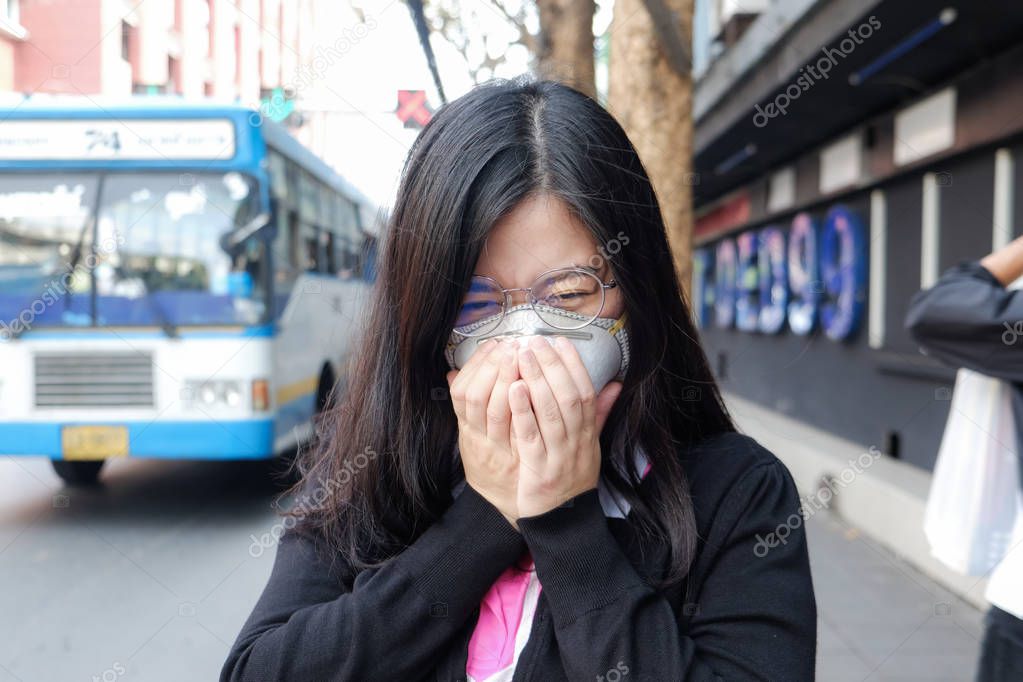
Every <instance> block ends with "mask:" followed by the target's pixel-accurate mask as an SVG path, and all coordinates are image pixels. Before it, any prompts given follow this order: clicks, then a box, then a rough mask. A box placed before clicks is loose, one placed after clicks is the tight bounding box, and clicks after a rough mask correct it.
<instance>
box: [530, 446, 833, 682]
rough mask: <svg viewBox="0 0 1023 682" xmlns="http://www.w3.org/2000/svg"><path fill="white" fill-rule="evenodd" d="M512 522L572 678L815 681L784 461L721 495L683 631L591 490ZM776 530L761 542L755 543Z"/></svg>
mask: <svg viewBox="0 0 1023 682" xmlns="http://www.w3.org/2000/svg"><path fill="white" fill-rule="evenodd" d="M519 528H521V529H522V533H523V536H524V537H525V539H526V544H527V545H528V546H529V548H530V550H531V551H532V554H533V560H534V561H535V562H536V570H537V577H538V578H539V580H540V584H541V586H542V588H543V594H545V595H546V598H547V600H548V602H549V604H550V606H551V611H552V614H553V621H554V628H555V634H556V636H557V641H558V648H559V651H560V654H561V660H562V664H563V665H564V666H565V670H566V671H567V672H568V677H569V678H570V679H573V680H584V679H590V680H593V679H597V680H600V679H609V678H608V676H609V674H613V673H611V672H610V671H612V670H615V669H617V670H618V674H619V675H621V676H622V677H623V679H624V678H626V677H627V679H632V680H679V681H680V682H682V681H688V682H720V681H722V680H729V681H733V680H764V681H765V682H775V681H776V680H785V681H786V682H804V681H805V682H811V681H812V680H813V676H814V657H815V654H816V628H817V621H816V619H817V609H816V602H815V600H814V596H813V584H812V581H811V578H810V563H809V558H808V556H807V547H806V537H805V533H804V528H803V523H802V516H801V515H800V513H799V498H798V496H797V493H796V487H795V484H794V483H793V482H792V478H791V476H790V475H789V473H788V470H787V469H785V468H784V466H783V465H782V464H781V463H780V462H775V463H767V464H760V465H758V466H756V467H755V468H753V469H751V470H750V471H749V472H748V473H747V474H745V475H744V476H743V478H742V479H741V480H740V481H739V483H737V484H736V485H735V487H734V488H733V489H732V491H731V492H730V493H729V497H728V499H727V501H726V502H725V503H724V505H723V506H722V509H721V514H720V518H719V520H716V521H715V524H714V526H713V527H712V531H711V534H710V537H709V538H708V539H707V549H705V550H704V551H712V552H714V554H715V556H714V557H713V559H712V561H713V564H712V568H711V570H710V573H709V574H708V576H707V578H706V579H705V581H704V582H703V584H702V586H701V587H700V590H699V593H698V594H697V595H696V597H695V599H696V601H695V602H694V603H691V604H690V605H689V606H688V607H687V608H689V609H691V610H692V611H693V614H692V617H691V620H690V621H689V624H688V626H686V627H685V628H684V629H682V628H681V627H680V624H679V617H678V614H676V613H674V612H673V610H672V608H671V606H670V604H669V603H668V601H667V600H666V599H665V598H664V597H663V596H662V595H661V594H660V593H659V592H657V591H656V590H655V589H653V588H651V587H649V586H647V585H646V584H645V583H644V582H643V581H642V580H641V579H640V576H639V575H638V574H637V573H636V571H635V569H634V568H633V566H632V564H631V563H630V562H629V560H628V558H627V557H626V556H625V555H624V554H623V552H622V550H621V549H620V548H619V546H618V544H617V543H616V541H615V539H614V536H613V535H612V534H611V531H610V529H609V528H608V526H607V521H606V519H605V517H604V515H603V512H602V510H601V508H600V504H599V500H598V498H597V493H596V491H595V490H591V491H588V492H586V493H583V494H582V495H580V496H578V497H576V498H575V499H574V500H573V503H572V504H571V505H567V506H564V507H559V508H557V509H553V510H551V511H549V512H547V513H546V514H542V515H540V516H534V517H529V518H524V519H520V520H519ZM779 529H784V530H782V531H781V532H780V533H779ZM772 534H774V535H772ZM781 535H784V541H783V542H777V543H775V546H773V547H770V548H769V551H766V552H763V551H761V550H759V549H758V548H759V547H760V544H761V541H762V539H763V538H768V537H779V536H781ZM626 670H628V675H627V676H626Z"/></svg>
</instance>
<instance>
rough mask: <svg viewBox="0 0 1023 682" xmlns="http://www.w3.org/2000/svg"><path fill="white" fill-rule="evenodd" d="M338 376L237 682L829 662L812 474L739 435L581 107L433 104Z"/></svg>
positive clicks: (567, 101) (639, 173)
mask: <svg viewBox="0 0 1023 682" xmlns="http://www.w3.org/2000/svg"><path fill="white" fill-rule="evenodd" d="M548 342H550V343H548ZM348 376H349V380H348V382H347V387H346V390H345V392H344V394H343V395H340V396H338V398H337V401H336V403H335V407H333V408H332V409H331V410H330V411H329V413H328V415H327V416H326V418H325V419H324V420H323V421H322V422H321V424H320V428H319V439H318V444H317V446H316V447H315V448H313V449H310V450H308V451H306V452H304V453H303V454H302V455H301V456H300V458H299V460H298V463H299V467H300V470H301V472H302V480H301V482H300V483H299V484H298V485H297V486H296V488H295V489H294V491H293V493H294V495H293V498H292V499H293V504H292V506H291V507H290V509H289V511H288V514H287V516H286V517H285V519H284V524H283V525H284V527H285V528H286V530H285V531H284V533H283V535H282V536H281V538H280V542H279V545H278V548H277V556H276V561H275V564H274V567H273V572H272V574H271V576H270V580H269V582H268V583H267V585H266V588H265V589H264V591H263V594H262V596H261V597H260V598H259V600H258V602H257V603H256V606H255V608H254V609H253V611H252V613H251V615H250V616H249V618H248V620H247V621H246V622H245V624H244V626H243V627H242V629H241V632H240V633H239V635H238V638H237V640H236V641H235V643H234V645H233V646H232V647H231V650H230V652H229V654H228V658H227V660H226V662H225V663H224V666H223V670H222V673H221V680H223V681H225V682H226V681H241V680H259V681H260V682H264V681H266V680H318V681H319V680H402V681H404V680H445V681H448V680H460V681H463V682H482V681H483V680H490V681H491V682H496V681H500V680H515V681H521V680H538V681H539V680H542V681H543V682H556V681H558V680H598V681H600V680H607V681H609V682H612V681H615V680H623V679H624V680H637V681H638V680H664V681H670V682H678V681H683V680H689V681H692V682H720V681H721V680H728V681H735V680H763V681H770V682H805V681H809V680H812V679H813V677H814V663H815V653H816V602H815V599H814V592H813V584H812V580H811V576H810V566H809V560H808V555H807V544H806V534H805V529H804V527H803V521H804V517H803V514H802V511H801V508H800V503H799V498H798V494H797V491H796V487H795V485H794V483H793V480H792V477H791V476H790V474H789V472H788V470H787V469H786V468H785V466H784V465H783V464H782V463H781V462H780V461H779V460H778V459H777V458H776V457H775V456H774V455H773V454H772V453H771V452H769V451H768V450H766V449H765V448H764V447H763V446H761V445H760V444H759V443H757V442H756V441H755V440H754V439H753V438H751V437H749V436H746V435H744V434H740V433H738V432H737V431H736V429H735V427H734V425H733V423H732V420H731V418H730V417H729V415H728V413H727V411H726V409H725V406H724V404H723V401H722V399H721V396H720V393H719V391H718V388H717V386H716V384H715V381H714V378H713V376H712V374H711V371H710V369H709V366H708V362H707V358H706V355H705V354H704V352H703V350H702V348H701V347H700V345H699V342H698V331H697V329H696V328H695V327H694V325H693V322H692V320H691V317H690V314H689V310H688V309H687V306H686V303H685V300H684V297H683V294H682V291H681V288H680V286H679V282H678V279H677V276H676V272H675V269H674V265H673V261H672V255H671V251H670V249H669V246H668V241H667V235H666V232H665V227H664V222H663V219H662V217H661V213H660V208H659V205H658V203H657V199H656V197H655V195H654V191H653V188H652V186H651V183H650V180H649V178H648V177H647V175H646V172H645V170H644V168H643V166H642V164H641V163H640V160H639V158H638V156H637V154H636V151H635V149H634V148H633V146H632V144H631V143H630V142H629V140H628V137H627V136H626V134H625V132H624V131H623V130H622V128H621V126H619V125H618V123H617V122H616V121H615V120H614V118H613V117H612V116H611V115H610V114H609V113H608V112H607V111H606V110H604V109H603V108H602V107H600V105H599V104H597V103H596V102H595V101H594V100H593V99H592V98H590V97H588V96H586V95H584V94H582V93H580V92H578V91H576V90H574V89H572V88H570V87H568V86H565V85H562V84H558V83H555V82H550V81H529V80H519V81H493V82H491V83H488V84H485V85H483V86H478V87H477V88H474V89H473V90H472V91H470V92H469V93H468V94H466V95H464V96H463V97H461V98H459V99H457V100H455V101H453V102H451V103H449V104H446V105H445V106H443V107H441V108H440V109H439V110H438V111H437V112H436V114H435V116H434V117H433V119H432V120H431V121H430V122H429V123H428V124H427V126H426V127H425V128H424V129H423V131H422V133H421V134H420V135H419V137H418V138H417V139H416V141H415V143H414V145H413V147H412V149H411V150H410V152H409V156H408V159H407V160H406V164H405V168H404V170H403V173H402V178H401V184H400V187H399V190H398V195H397V198H396V201H395V205H394V209H393V212H392V216H391V222H390V225H389V227H388V231H387V233H386V235H385V240H384V243H383V244H382V248H381V255H380V260H379V279H378V282H377V288H376V289H375V290H374V300H373V303H372V305H371V306H370V313H369V317H368V320H367V321H366V327H365V329H364V333H363V335H362V346H361V348H360V349H359V351H358V352H357V353H355V359H354V361H353V364H352V366H351V367H350V368H349V372H348Z"/></svg>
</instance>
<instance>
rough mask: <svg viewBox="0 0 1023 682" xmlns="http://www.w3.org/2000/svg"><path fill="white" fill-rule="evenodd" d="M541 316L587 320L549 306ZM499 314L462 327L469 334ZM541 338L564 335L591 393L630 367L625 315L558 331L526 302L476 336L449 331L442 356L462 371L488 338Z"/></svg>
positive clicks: (568, 321)
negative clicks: (589, 382)
mask: <svg viewBox="0 0 1023 682" xmlns="http://www.w3.org/2000/svg"><path fill="white" fill-rule="evenodd" d="M543 311H544V316H546V317H557V318H559V319H564V321H565V326H569V325H572V324H579V323H580V322H583V321H585V320H587V319H589V318H588V317H583V316H580V315H578V314H577V313H573V312H570V311H566V310H560V309H558V308H552V307H550V306H543ZM499 315H500V313H498V314H496V315H492V316H490V317H487V318H484V319H482V320H477V321H476V322H474V323H472V324H470V325H466V326H465V327H461V328H460V329H461V330H462V331H465V332H467V333H470V334H471V333H472V332H473V330H475V329H481V328H486V327H488V326H489V325H492V324H493V323H494V319H495V318H496V317H498V316H499ZM532 336H540V337H542V338H544V339H546V340H547V341H548V342H549V343H551V344H553V343H554V337H555V336H564V337H565V338H566V339H568V340H569V341H571V342H572V345H573V346H575V348H576V350H577V351H578V352H579V357H580V358H581V359H582V361H583V365H584V366H585V367H586V371H587V372H588V373H589V375H590V381H592V382H593V390H594V391H595V392H598V393H599V392H600V389H602V388H604V386H606V385H607V383H608V382H609V381H611V380H619V381H620V380H622V379H623V378H624V377H625V371H626V370H627V369H628V366H629V338H628V334H627V333H626V331H625V313H622V315H621V316H620V317H618V318H611V317H598V318H595V319H594V320H593V321H592V322H591V323H590V324H588V325H586V326H585V327H581V328H579V329H558V328H557V327H553V326H551V325H549V324H547V323H546V322H544V321H543V320H542V319H540V317H539V316H538V315H537V314H536V311H534V310H533V307H532V306H531V305H530V304H528V303H522V304H520V305H517V306H513V307H511V308H508V310H507V312H505V315H504V319H502V320H501V322H500V324H498V325H497V326H496V327H494V329H492V330H491V331H489V332H487V333H486V334H481V335H479V336H464V335H462V334H459V333H458V332H455V331H452V332H451V337H450V338H449V339H448V344H447V348H446V350H445V357H446V358H447V361H448V365H449V366H450V367H451V368H452V369H461V368H462V367H464V366H465V363H466V362H468V361H469V358H470V357H472V354H473V353H475V352H476V349H477V348H479V345H480V344H481V343H482V342H483V341H486V340H487V339H515V340H516V341H518V343H519V345H520V346H525V345H526V344H527V343H528V342H529V339H530V337H532Z"/></svg>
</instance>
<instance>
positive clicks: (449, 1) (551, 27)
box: [426, 0, 596, 95]
mask: <svg viewBox="0 0 1023 682" xmlns="http://www.w3.org/2000/svg"><path fill="white" fill-rule="evenodd" d="M426 7H427V11H428V13H429V15H430V18H431V23H432V25H433V28H434V30H436V31H437V32H438V33H439V34H440V35H442V36H443V37H444V38H445V39H446V40H447V41H448V42H449V43H450V44H451V45H453V46H454V47H455V49H457V50H458V51H459V52H460V53H461V54H462V57H463V58H464V59H465V62H466V65H467V68H468V69H469V74H470V76H471V77H472V79H473V81H474V82H476V83H479V82H481V81H483V80H487V79H488V78H491V77H492V76H493V75H494V74H495V72H496V71H497V70H498V68H500V66H501V65H502V64H504V62H505V52H506V51H507V49H509V47H510V46H511V45H521V46H522V47H524V48H525V49H526V50H527V51H528V53H529V55H531V57H532V60H531V61H532V64H531V69H532V71H533V72H534V73H536V74H537V75H538V76H541V77H544V78H553V79H556V80H560V81H562V82H564V83H568V84H570V85H572V86H573V87H575V88H577V89H579V90H582V91H583V92H585V93H587V94H589V95H595V94H596V84H595V80H594V67H593V14H594V12H595V11H596V4H595V0H535V2H534V1H533V0H430V2H428V3H427V5H426ZM487 13H490V14H494V15H496V16H500V17H503V18H504V20H505V22H506V23H507V25H508V26H509V27H511V28H512V35H513V38H512V40H511V41H506V44H504V45H501V44H500V41H501V38H499V37H495V36H492V35H488V34H487V33H486V32H482V31H481V30H480V22H479V21H478V18H479V17H480V15H485V14H487Z"/></svg>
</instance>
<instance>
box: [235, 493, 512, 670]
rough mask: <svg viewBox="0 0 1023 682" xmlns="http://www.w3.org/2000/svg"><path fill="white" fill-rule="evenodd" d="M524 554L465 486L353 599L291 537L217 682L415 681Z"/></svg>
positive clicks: (306, 546) (356, 587) (310, 550)
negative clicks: (293, 681) (409, 544)
mask: <svg viewBox="0 0 1023 682" xmlns="http://www.w3.org/2000/svg"><path fill="white" fill-rule="evenodd" d="M524 549H525V545H524V544H523V541H522V537H521V536H520V535H519V534H518V532H516V530H515V529H514V528H513V527H512V526H511V524H509V523H508V521H507V520H506V519H505V518H504V517H503V516H502V515H501V513H500V512H498V511H497V509H496V508H495V507H494V506H493V505H491V504H490V503H489V502H487V501H486V500H485V499H484V498H483V497H482V496H481V495H480V494H479V493H478V492H477V491H476V490H474V489H473V488H472V487H471V486H468V485H467V486H465V488H464V489H463V491H462V493H461V494H460V495H459V496H458V497H457V498H455V500H454V501H453V502H452V504H451V506H450V507H449V508H448V510H447V512H446V513H445V514H444V516H443V517H442V518H441V519H440V520H439V521H437V522H436V523H435V524H434V525H433V526H431V527H430V528H429V529H427V530H426V531H425V532H424V533H423V534H422V535H421V536H420V537H419V539H417V540H416V542H414V543H413V544H412V545H411V546H409V547H408V548H407V549H406V550H404V551H403V552H402V553H401V554H399V555H398V556H397V557H395V558H394V559H392V560H390V561H388V562H387V563H385V564H384V565H383V566H381V567H380V568H378V569H371V570H365V571H362V572H361V573H359V575H358V576H357V577H356V579H355V581H354V584H353V586H352V589H351V591H348V590H346V589H345V587H344V584H343V582H342V579H341V577H340V576H339V574H338V573H337V572H336V571H335V569H336V568H337V567H336V566H332V565H331V562H329V561H325V560H324V559H323V558H322V556H320V553H318V552H317V547H316V546H315V545H314V544H313V542H312V541H311V540H309V539H307V538H306V537H304V536H302V535H300V534H298V533H295V532H293V531H291V530H288V531H287V532H285V533H284V534H283V536H282V537H281V540H280V543H279V545H278V548H277V557H276V560H275V563H274V568H273V572H272V574H271V576H270V580H269V582H268V584H267V586H266V588H265V590H264V591H263V594H262V596H261V597H260V599H259V601H258V603H257V604H256V607H255V609H254V610H253V612H252V614H251V615H250V616H249V618H248V620H247V622H246V623H245V625H244V626H243V628H242V630H241V633H240V634H239V635H238V639H237V640H236V641H235V643H234V645H233V646H232V648H231V651H230V654H229V656H228V658H227V661H226V662H225V663H224V666H223V669H222V671H221V675H220V679H221V681H222V682H241V681H243V680H252V681H258V682H267V681H268V680H360V681H361V680H415V679H420V678H421V677H422V676H423V675H425V674H426V673H427V672H428V671H429V670H431V669H432V668H434V667H435V666H436V664H437V663H438V661H439V659H440V657H442V656H443V654H444V649H445V646H446V645H447V644H448V642H449V641H450V639H451V637H452V636H453V635H454V634H455V633H456V632H457V631H458V630H459V629H460V628H461V627H462V626H463V625H464V623H465V621H466V620H467V618H468V617H469V616H470V614H472V613H473V611H474V609H475V608H476V607H477V606H478V605H479V602H480V600H481V599H482V598H483V596H484V594H486V591H487V590H488V589H489V588H490V585H491V584H492V583H493V582H494V581H495V580H496V579H497V577H498V576H499V575H500V574H501V572H502V571H503V570H504V569H505V568H507V567H508V566H510V565H511V564H512V563H513V562H514V561H515V559H516V558H517V557H518V556H519V555H520V554H521V553H522V551H523V550H524ZM338 563H340V559H338Z"/></svg>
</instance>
